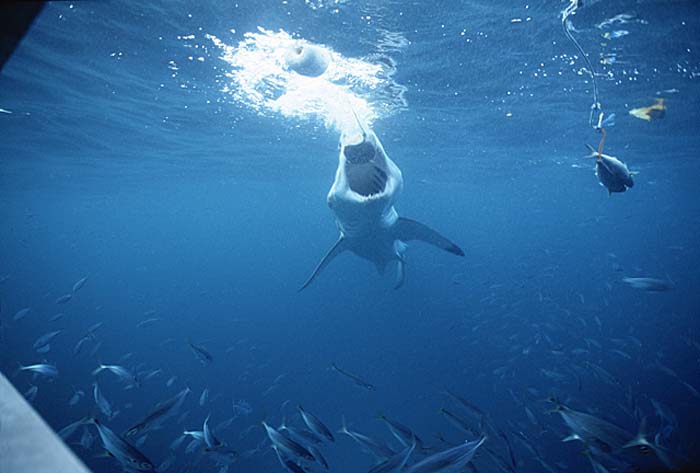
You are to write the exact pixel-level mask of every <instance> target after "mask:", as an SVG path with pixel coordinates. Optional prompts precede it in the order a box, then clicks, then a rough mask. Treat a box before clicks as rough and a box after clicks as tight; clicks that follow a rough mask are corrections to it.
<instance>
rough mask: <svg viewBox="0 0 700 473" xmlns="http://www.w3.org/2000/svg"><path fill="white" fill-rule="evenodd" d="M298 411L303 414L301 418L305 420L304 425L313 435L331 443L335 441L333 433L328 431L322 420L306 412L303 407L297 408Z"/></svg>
mask: <svg viewBox="0 0 700 473" xmlns="http://www.w3.org/2000/svg"><path fill="white" fill-rule="evenodd" d="M297 409H299V413H300V414H301V418H302V419H304V423H305V424H306V426H307V427H308V428H309V429H311V431H312V432H313V433H315V434H316V435H319V436H322V437H325V438H327V439H328V440H330V441H331V442H334V441H335V439H334V438H333V434H332V433H331V431H330V430H328V427H326V426H325V424H324V423H323V422H321V420H320V419H319V418H318V417H316V416H315V415H313V414H311V413H310V412H306V411H305V410H304V408H303V407H301V406H297Z"/></svg>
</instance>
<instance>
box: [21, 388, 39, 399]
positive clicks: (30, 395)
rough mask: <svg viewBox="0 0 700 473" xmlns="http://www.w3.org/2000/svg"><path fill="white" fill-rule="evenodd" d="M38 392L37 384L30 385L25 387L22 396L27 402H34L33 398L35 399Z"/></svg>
mask: <svg viewBox="0 0 700 473" xmlns="http://www.w3.org/2000/svg"><path fill="white" fill-rule="evenodd" d="M38 392H39V387H38V386H31V387H30V388H29V389H27V392H25V393H24V397H25V399H26V400H27V402H29V403H32V402H34V399H36V395H37V393H38Z"/></svg>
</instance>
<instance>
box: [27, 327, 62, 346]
mask: <svg viewBox="0 0 700 473" xmlns="http://www.w3.org/2000/svg"><path fill="white" fill-rule="evenodd" d="M62 332H63V330H55V331H53V332H49V333H46V334H44V335H42V336H41V337H39V338H37V339H36V341H35V342H34V349H35V350H38V349H40V348H41V347H43V346H46V345H48V344H49V343H51V341H52V340H53V339H54V338H56V337H57V336H58V335H59V334H61V333H62Z"/></svg>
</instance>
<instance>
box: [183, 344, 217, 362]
mask: <svg viewBox="0 0 700 473" xmlns="http://www.w3.org/2000/svg"><path fill="white" fill-rule="evenodd" d="M187 343H188V345H189V346H190V349H192V353H193V354H194V356H195V357H196V358H197V359H198V360H199V362H200V363H202V364H203V365H204V366H206V365H208V364H210V363H211V362H212V361H214V357H213V356H211V353H209V352H208V351H207V350H206V349H205V348H204V347H202V346H199V345H195V344H194V343H192V342H191V341H189V340H188V341H187Z"/></svg>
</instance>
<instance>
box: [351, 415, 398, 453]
mask: <svg viewBox="0 0 700 473" xmlns="http://www.w3.org/2000/svg"><path fill="white" fill-rule="evenodd" d="M340 433H341V434H345V435H347V436H348V437H350V438H351V439H353V440H354V441H355V442H357V443H358V444H359V445H360V446H361V447H363V448H364V449H365V450H366V451H367V452H369V453H370V454H371V455H374V457H375V458H377V459H378V460H381V461H384V460H386V459H387V458H391V457H393V456H394V455H395V454H396V452H394V451H393V450H392V449H390V448H389V447H388V446H386V445H385V444H383V443H382V442H379V441H377V440H374V439H373V438H370V437H368V436H366V435H363V434H361V433H359V432H353V431H352V430H348V427H347V425H346V424H345V417H343V425H342V427H341V428H340Z"/></svg>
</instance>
